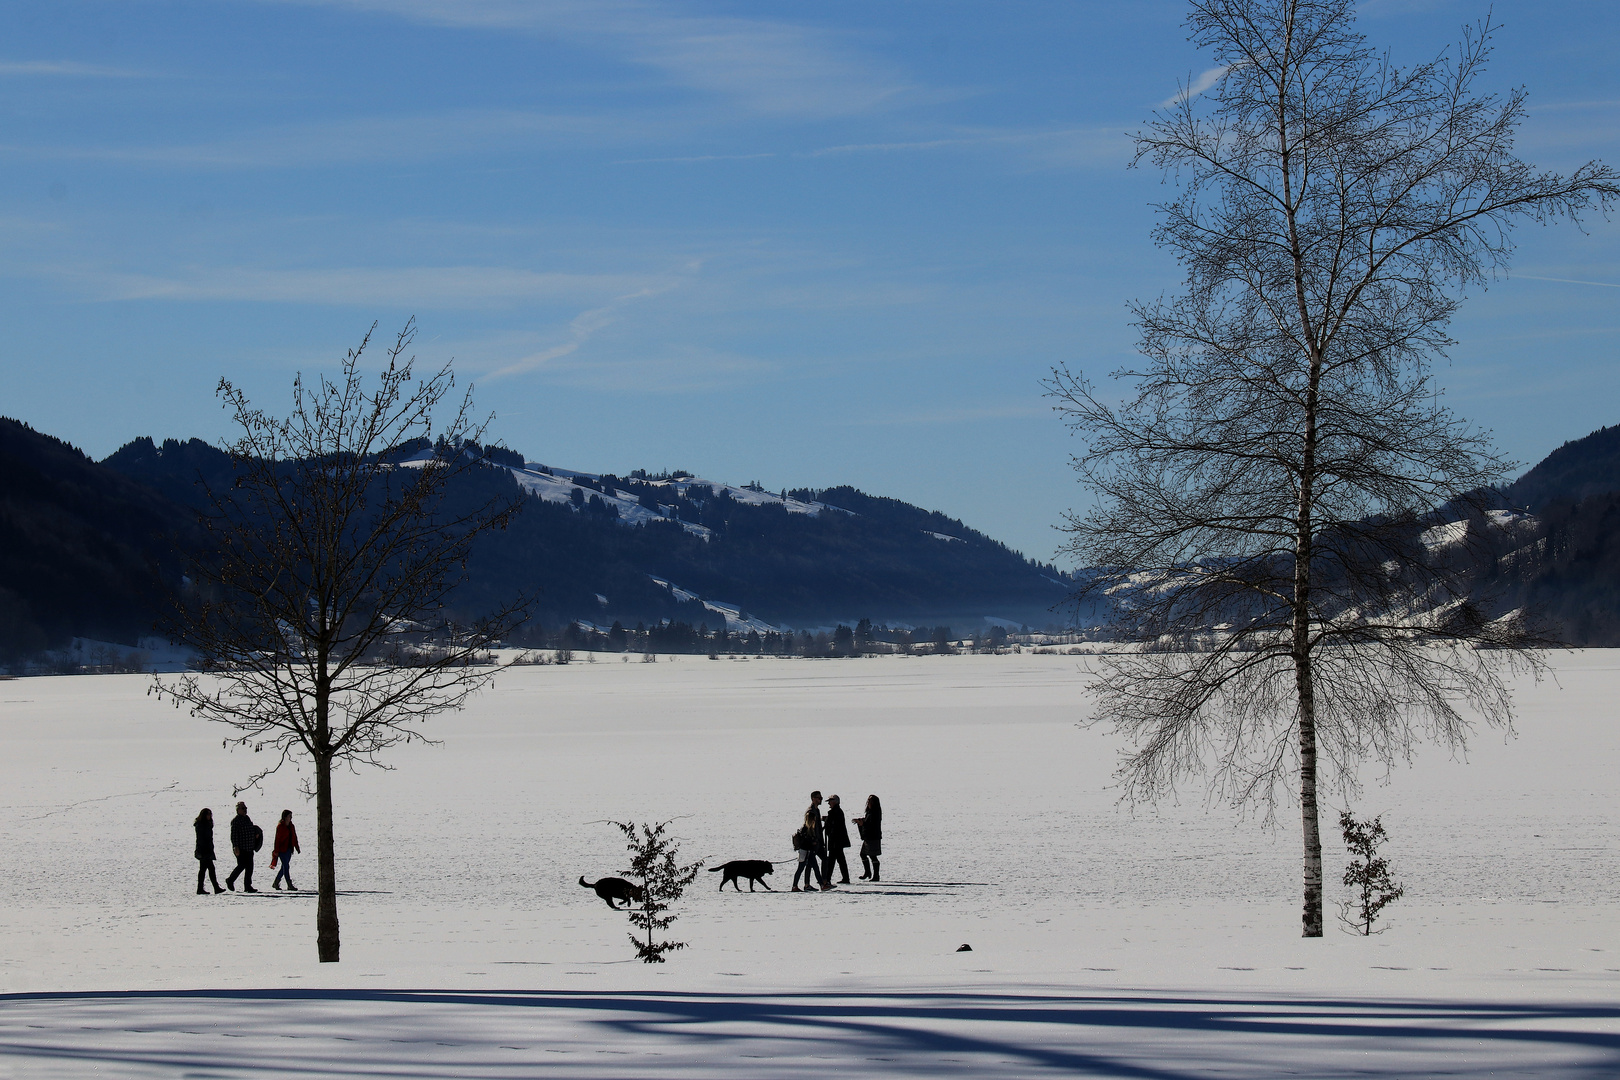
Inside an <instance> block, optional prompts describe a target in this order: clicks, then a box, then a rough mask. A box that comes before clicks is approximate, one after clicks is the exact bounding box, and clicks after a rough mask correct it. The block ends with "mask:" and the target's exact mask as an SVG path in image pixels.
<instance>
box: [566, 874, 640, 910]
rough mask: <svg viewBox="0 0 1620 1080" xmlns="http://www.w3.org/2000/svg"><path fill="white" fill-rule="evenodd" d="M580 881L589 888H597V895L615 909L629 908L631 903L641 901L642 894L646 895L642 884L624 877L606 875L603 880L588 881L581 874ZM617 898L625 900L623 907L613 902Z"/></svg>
mask: <svg viewBox="0 0 1620 1080" xmlns="http://www.w3.org/2000/svg"><path fill="white" fill-rule="evenodd" d="M579 883H580V884H581V885H583V886H585V887H586V888H587V889H595V890H596V895H597V896H600V897H601V898H602V899H603V900H605V901H606V902H607V906H608V907H610V908H612V909H613V910H614V911H624V910H628V909H629V907H630V905H631V904H639V903H641V899H642V896H643V895H645V894H644V893H643V892H642V889H641V886H640V885H637V884H635V883H634V882H631V881H626V880H624V878H622V877H605V878H603V879H602V880H601V881H597V882H590V881H586V880H585V876H584V875H583V874H581V875H580V878H579ZM615 900H623V901H624V907H623V908H621V907H619V905H617V904H615V903H614V902H613V901H615Z"/></svg>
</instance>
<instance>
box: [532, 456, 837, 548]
mask: <svg viewBox="0 0 1620 1080" xmlns="http://www.w3.org/2000/svg"><path fill="white" fill-rule="evenodd" d="M511 473H512V475H513V477H515V478H516V480H517V482H518V486H519V487H521V488H523V490H524V491H526V492H527V493H528V494H530V495H533V496H534V497H536V498H539V499H544V500H545V501H546V502H556V503H576V502H581V501H586V500H589V499H590V498H591V497H592V496H594V497H596V498H598V499H600V500H602V502H603V503H605V504H606V505H608V506H611V507H612V508H613V509H614V510H616V511H618V520H619V523H620V524H623V525H643V524H646V523H647V522H649V521H677V523H678V524H679V525H680V526H681V528H683V529H685V530H686V531H687V532H689V533H691V534H692V535H693V536H701V537H703V538H704V539H705V540H706V539H708V538H709V532H710V530H709V529H708V528H707V527H705V526H703V525H699V524H697V523H696V522H691V521H678V519H677V518H676V517H675V504H676V501H677V499H688V498H691V495H690V494H689V493H690V492H691V491H692V489H693V488H708V489H709V490H710V491H712V492H713V493H714V494H713V497H715V498H718V497H719V496H721V495H726V496H729V497H730V498H731V499H732V501H734V502H738V503H743V504H745V505H748V506H764V505H768V504H770V503H780V504H781V505H782V506H784V507H785V508H786V509H787V512H788V513H790V514H807V515H809V516H811V517H815V516H817V515H819V514H820V513H821V512H822V511H823V510H828V509H833V510H836V509H839V508H838V507H829V506H827V505H826V504H824V503H819V502H801V501H800V500H798V499H794V498H789V497H786V496H784V495H776V494H772V493H771V492H769V491H765V490H764V489H762V488H759V487H754V486H748V487H738V486H737V485H735V484H724V483H720V482H717V481H714V480H704V479H702V478H701V477H696V476H684V475H683V476H676V477H671V478H668V479H663V480H648V479H641V478H639V477H638V478H637V479H636V484H637V485H638V486H643V487H650V488H655V489H658V490H659V491H660V492H661V493H662V492H667V493H668V495H669V502H667V503H665V502H661V501H660V500H659V499H658V497H657V496H656V495H655V496H652V498H651V501H653V502H655V503H657V504H658V509H656V510H653V509H650V508H649V507H647V506H645V505H643V503H642V499H641V498H640V497H639V496H638V495H636V494H634V493H632V492H630V491H628V490H623V489H619V488H616V487H614V486H613V482H612V481H604V480H603V479H602V474H601V473H588V472H579V471H577V470H574V469H562V468H557V467H556V466H550V465H545V464H542V463H540V462H538V461H528V462H525V463H524V466H523V468H521V469H518V468H512V469H511ZM579 480H586V481H589V483H588V484H580V483H578V482H577V481H579ZM598 487H600V488H601V490H600V491H599V490H598ZM576 491H577V492H579V494H578V495H577V496H576V495H575V494H574V493H575V492H576ZM844 512H845V513H848V512H849V511H844Z"/></svg>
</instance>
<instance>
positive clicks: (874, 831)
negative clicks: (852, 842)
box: [855, 795, 883, 881]
mask: <svg viewBox="0 0 1620 1080" xmlns="http://www.w3.org/2000/svg"><path fill="white" fill-rule="evenodd" d="M855 828H856V830H857V831H858V832H859V833H860V834H861V880H862V881H866V880H868V879H871V880H872V881H880V880H882V879H881V878H879V877H878V871H879V867H878V856H879V855H882V854H883V804H882V803H880V802H878V797H877V796H876V795H868V796H867V797H866V811H865V813H863V814H862V815H861V816H860V817H858V818H856V819H855Z"/></svg>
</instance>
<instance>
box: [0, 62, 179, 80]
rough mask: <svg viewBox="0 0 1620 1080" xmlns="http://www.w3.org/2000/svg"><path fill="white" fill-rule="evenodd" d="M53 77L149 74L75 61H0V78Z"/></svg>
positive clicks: (105, 76)
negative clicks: (8, 76) (14, 76)
mask: <svg viewBox="0 0 1620 1080" xmlns="http://www.w3.org/2000/svg"><path fill="white" fill-rule="evenodd" d="M5 75H47V76H50V75H54V76H66V77H70V78H80V79H145V78H150V77H151V76H150V73H149V72H145V71H132V70H130V69H128V68H115V67H103V66H102V65H100V64H81V63H79V62H78V61H77V60H0V76H5Z"/></svg>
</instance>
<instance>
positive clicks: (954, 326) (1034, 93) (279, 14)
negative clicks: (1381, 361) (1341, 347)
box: [0, 0, 1620, 560]
mask: <svg viewBox="0 0 1620 1080" xmlns="http://www.w3.org/2000/svg"><path fill="white" fill-rule="evenodd" d="M1183 11H1184V7H1183V5H1182V4H1179V3H1171V2H1163V3H1161V2H1158V0H1135V2H1131V3H1117V2H1116V3H1094V2H1090V0H1067V2H1060V3H1045V2H1020V0H997V2H994V3H992V2H985V0H981V2H973V3H967V2H952V0H933V2H926V3H924V2H909V0H888V2H885V3H881V4H873V3H869V2H867V3H845V2H823V3H817V4H804V3H793V4H787V3H768V2H756V3H746V4H745V3H732V4H725V3H704V2H690V3H660V2H657V0H622V2H621V0H597V2H588V3H587V2H577V3H576V2H567V0H561V2H543V0H534V2H529V0H330V2H321V0H308V2H262V3H259V2H248V0H242V2H231V0H224V2H175V0H169V2H158V0H152V2H147V0H116V2H107V3H81V2H78V0H50V2H48V3H35V2H33V0H8V2H7V3H6V4H5V5H3V7H0V161H3V168H0V275H3V278H4V280H3V288H0V320H3V333H0V373H3V375H4V378H3V380H0V385H3V389H0V412H3V413H5V414H7V415H11V416H14V417H17V418H19V419H22V420H24V421H26V422H28V423H30V424H32V425H33V426H34V427H36V428H38V429H40V430H42V431H46V432H49V433H51V434H54V435H57V436H59V437H62V438H65V439H68V440H69V441H71V442H73V443H75V444H77V445H79V446H80V447H81V448H83V449H84V450H85V451H86V452H88V453H90V454H91V455H92V456H95V457H102V456H105V455H106V454H108V453H110V452H112V451H113V450H115V449H117V448H118V447H119V446H120V445H122V444H123V443H124V442H127V441H128V440H129V439H131V438H134V437H136V436H139V435H152V436H154V437H157V438H160V439H161V438H164V437H168V436H191V435H198V436H202V437H204V438H209V439H217V438H219V437H221V436H222V435H225V434H226V433H227V429H226V426H225V423H224V417H223V414H222V413H221V411H220V409H219V405H218V402H217V400H216V399H215V397H214V394H213V390H214V386H215V384H216V382H217V381H218V379H219V377H220V376H222V375H224V376H228V377H230V378H231V379H232V380H233V381H235V382H237V383H238V384H240V385H242V386H244V387H245V388H246V389H247V390H248V391H249V393H250V394H251V395H252V396H253V397H254V398H255V400H256V401H258V402H259V403H261V404H263V405H264V406H266V407H268V408H271V409H279V408H282V407H284V406H285V404H286V402H287V400H288V396H289V387H290V382H291V378H292V376H293V374H294V373H295V372H298V371H303V372H305V373H313V372H316V371H321V370H330V369H331V368H332V367H333V363H334V360H335V359H336V358H337V357H339V356H341V355H342V353H343V351H344V349H345V348H347V347H349V346H351V345H353V344H355V343H356V342H357V341H358V340H359V338H360V337H361V335H362V334H363V333H364V332H365V330H366V328H367V327H368V326H369V325H370V324H371V323H372V321H373V320H377V321H379V322H380V323H381V327H382V330H383V331H384V332H386V331H389V330H392V329H394V328H397V327H398V326H399V325H401V324H402V323H403V322H404V321H405V319H407V318H408V317H410V316H413V315H414V316H415V318H416V320H417V322H418V325H419V326H420V331H421V333H420V337H419V339H418V348H417V353H418V355H419V357H420V358H421V362H424V363H438V362H442V361H444V360H446V359H449V358H451V357H454V359H455V364H456V369H457V371H458V373H459V376H460V378H461V379H463V380H470V381H472V382H474V383H475V384H476V400H477V402H478V404H479V406H480V408H481V409H483V410H486V411H493V412H494V413H495V414H496V419H495V421H494V425H493V428H492V431H493V434H494V435H495V436H497V437H498V438H499V439H501V440H502V441H504V442H505V443H506V444H507V445H510V446H512V447H514V448H515V449H519V450H521V451H523V452H524V453H525V454H527V455H528V456H529V457H530V458H531V459H533V460H540V461H545V462H548V463H552V464H557V465H563V466H569V467H574V468H583V469H592V470H600V471H615V472H626V471H628V470H630V469H633V468H643V467H644V468H648V469H655V470H656V469H661V468H675V467H680V468H687V469H691V470H694V471H696V472H699V473H701V474H704V475H706V476H710V477H713V478H715V479H720V480H728V481H732V482H746V481H751V480H759V481H760V482H762V483H763V484H765V485H766V486H767V487H769V488H771V489H773V490H776V489H780V488H782V487H799V486H815V487H822V486H829V485H832V484H839V483H850V484H854V485H856V486H858V487H861V488H863V489H865V490H867V491H870V492H873V493H875V494H883V495H891V496H895V497H898V498H902V499H906V500H908V501H910V502H915V503H919V504H921V505H924V506H926V507H928V508H930V509H938V510H942V511H945V512H946V513H949V514H952V515H955V516H958V517H961V518H962V519H964V520H965V521H967V522H968V524H970V525H972V526H974V527H977V528H979V529H982V530H983V531H985V532H988V533H989V534H991V535H992V536H996V537H997V538H1000V539H1003V540H1006V541H1007V542H1008V543H1010V544H1012V545H1013V546H1015V547H1017V548H1019V549H1020V550H1022V551H1024V552H1025V553H1026V554H1029V555H1032V556H1035V557H1038V558H1041V559H1043V560H1044V559H1046V558H1049V557H1051V556H1052V554H1053V552H1054V550H1055V549H1056V547H1057V546H1058V544H1059V543H1060V542H1061V536H1060V535H1059V534H1058V533H1057V532H1056V531H1055V529H1054V526H1055V525H1056V524H1057V523H1058V521H1059V519H1060V515H1061V513H1062V512H1063V510H1065V509H1066V508H1070V507H1073V506H1076V505H1077V504H1078V503H1079V502H1080V501H1081V499H1082V498H1083V496H1082V493H1081V492H1080V491H1079V490H1078V489H1077V488H1076V487H1075V485H1074V482H1073V479H1072V474H1071V473H1070V471H1069V470H1068V468H1067V455H1068V454H1069V453H1070V451H1071V449H1072V444H1071V440H1070V438H1069V436H1068V435H1067V433H1066V432H1065V431H1064V429H1063V428H1062V427H1061V425H1060V424H1059V423H1058V422H1057V420H1056V419H1055V418H1054V417H1053V415H1052V413H1051V411H1050V408H1049V402H1047V401H1045V400H1043V398H1042V397H1041V391H1040V386H1039V383H1040V380H1041V379H1042V378H1043V377H1044V376H1045V375H1046V374H1047V373H1048V371H1049V370H1050V369H1051V367H1052V366H1053V365H1055V364H1058V363H1068V364H1069V365H1070V366H1072V367H1075V368H1078V369H1083V370H1086V371H1089V372H1094V373H1097V374H1103V373H1106V372H1107V371H1109V370H1111V369H1113V368H1114V367H1116V366H1118V364H1119V363H1120V362H1121V361H1122V360H1124V359H1125V358H1127V357H1128V356H1129V355H1130V353H1131V348H1132V344H1133V341H1134V335H1133V332H1132V330H1131V328H1130V326H1129V324H1128V317H1127V315H1126V313H1125V305H1126V303H1127V302H1128V301H1129V300H1131V299H1132V298H1136V297H1149V296H1153V295H1156V294H1158V293H1160V292H1162V291H1165V290H1173V289H1174V288H1175V287H1176V284H1177V280H1178V275H1177V273H1176V268H1175V266H1174V264H1173V263H1172V261H1171V260H1170V259H1169V258H1168V257H1167V256H1165V255H1164V254H1163V253H1161V252H1159V251H1157V250H1156V249H1155V248H1154V247H1153V246H1152V245H1151V243H1150V242H1149V240H1148V230H1149V228H1150V227H1151V224H1152V221H1153V218H1152V212H1151V209H1150V206H1149V204H1150V203H1151V202H1152V201H1153V200H1155V199H1158V198H1161V197H1163V195H1164V194H1165V193H1166V192H1165V189H1163V188H1162V187H1161V186H1160V178H1159V177H1158V176H1157V175H1156V174H1154V173H1152V172H1151V171H1148V170H1129V169H1127V168H1126V164H1127V162H1128V160H1129V154H1130V147H1129V141H1128V138H1127V136H1126V133H1127V132H1128V131H1130V130H1132V129H1133V128H1135V127H1136V126H1138V125H1139V124H1140V123H1141V122H1142V121H1143V120H1145V119H1146V118H1147V117H1148V116H1149V115H1150V114H1151V112H1152V110H1153V108H1154V107H1155V106H1156V105H1157V104H1159V103H1160V102H1162V101H1164V100H1165V99H1167V98H1169V97H1171V96H1172V95H1173V94H1174V93H1175V92H1176V89H1177V84H1178V80H1182V81H1185V80H1187V79H1188V78H1189V77H1191V78H1196V77H1197V75H1198V74H1199V73H1200V72H1202V71H1203V70H1205V69H1206V68H1208V66H1209V63H1208V61H1207V60H1206V59H1205V58H1203V57H1201V56H1199V55H1198V54H1197V53H1196V51H1194V50H1193V49H1192V48H1191V47H1190V46H1189V45H1188V44H1187V42H1186V40H1185V36H1184V33H1183V31H1182V29H1181V27H1180V20H1181V17H1182V14H1183ZM1484 11H1485V5H1484V4H1483V3H1452V2H1447V0H1433V2H1413V3H1398V2H1395V0H1372V2H1369V3H1367V4H1365V5H1363V8H1362V13H1363V14H1362V22H1361V29H1362V30H1363V31H1364V32H1365V33H1366V34H1367V35H1368V36H1369V38H1370V39H1371V40H1372V41H1373V42H1374V43H1375V44H1378V45H1381V46H1387V47H1389V48H1390V49H1392V51H1393V53H1394V56H1395V58H1396V59H1397V60H1398V61H1410V60H1415V59H1421V58H1425V57H1427V56H1428V55H1429V54H1432V53H1434V52H1437V51H1438V50H1440V49H1441V48H1443V47H1444V46H1445V45H1446V44H1447V43H1448V42H1450V41H1453V40H1454V39H1455V38H1456V36H1457V33H1458V31H1459V28H1460V26H1461V25H1462V24H1463V23H1465V22H1468V21H1472V20H1474V19H1477V18H1478V17H1480V16H1481V15H1483V14H1484ZM1495 18H1496V20H1497V21H1498V22H1500V23H1502V24H1503V25H1504V30H1503V32H1502V34H1501V36H1500V37H1499V39H1498V48H1497V55H1496V59H1495V62H1494V64H1493V67H1492V70H1491V74H1490V77H1489V84H1490V88H1494V89H1505V88H1507V87H1510V86H1513V85H1519V84H1522V85H1524V86H1526V87H1528V89H1529V90H1530V94H1531V98H1530V101H1531V106H1532V112H1531V116H1530V120H1529V122H1528V123H1527V124H1526V126H1525V128H1524V129H1523V131H1522V138H1521V142H1520V147H1521V151H1522V153H1523V154H1524V156H1525V157H1527V158H1528V159H1529V160H1530V161H1532V162H1534V163H1535V164H1537V165H1539V166H1541V167H1544V168H1553V169H1568V168H1570V167H1572V166H1573V165H1575V164H1577V163H1579V162H1580V161H1582V160H1585V159H1587V158H1590V157H1604V158H1606V159H1607V160H1609V161H1610V162H1611V163H1613V162H1616V161H1620V65H1617V64H1616V62H1615V57H1616V55H1617V53H1620V5H1616V4H1614V3H1612V0H1608V2H1585V0H1562V2H1559V3H1552V2H1541V3H1525V2H1511V0H1509V2H1498V3H1496V5H1495ZM1518 239H1519V241H1520V245H1521V246H1520V252H1519V255H1518V257H1517V259H1516V262H1515V266H1514V275H1513V277H1512V278H1511V279H1509V280H1506V281H1501V282H1498V283H1496V284H1494V285H1493V286H1492V287H1491V288H1490V289H1489V291H1488V292H1486V293H1484V294H1482V295H1478V296H1475V297H1473V298H1472V299H1471V300H1470V302H1469V303H1468V304H1467V305H1466V306H1465V307H1464V310H1463V314H1462V316H1461V317H1460V318H1459V319H1458V321H1457V323H1456V324H1455V328H1454V335H1453V336H1455V337H1456V338H1457V339H1458V341H1459V345H1458V347H1457V349H1456V350H1455V351H1454V353H1453V362H1452V364H1451V366H1450V367H1449V368H1446V369H1444V370H1443V371H1442V372H1441V373H1440V376H1441V381H1442V383H1443V384H1444V385H1445V386H1446V388H1447V392H1448V395H1449V400H1450V401H1451V403H1452V405H1453V406H1454V407H1455V408H1456V409H1458V411H1460V412H1462V413H1463V414H1464V415H1467V416H1469V417H1471V418H1473V419H1475V420H1476V421H1478V422H1480V423H1482V424H1484V425H1485V426H1488V427H1490V428H1492V429H1494V431H1495V433H1496V436H1497V439H1498V442H1499V443H1500V444H1501V446H1502V447H1503V448H1504V449H1505V450H1506V451H1507V452H1508V453H1509V454H1510V455H1511V456H1513V457H1515V458H1517V459H1519V460H1521V461H1524V462H1526V463H1530V462H1534V461H1535V460H1537V459H1539V458H1540V457H1541V456H1542V455H1544V454H1545V453H1546V452H1547V451H1549V450H1551V449H1552V448H1553V447H1555V446H1557V445H1558V444H1559V443H1560V442H1563V441H1564V440H1566V439H1570V438H1575V437H1578V436H1580V435H1584V434H1586V433H1587V432H1588V431H1590V430H1592V429H1594V428H1596V427H1599V426H1601V425H1604V424H1611V423H1616V422H1620V364H1617V363H1616V361H1617V359H1620V357H1617V351H1620V350H1617V346H1616V341H1617V331H1620V251H1617V249H1616V240H1617V239H1620V226H1616V225H1614V224H1610V223H1605V222H1603V221H1602V220H1601V219H1600V220H1597V221H1594V222H1591V223H1590V224H1589V226H1588V231H1587V233H1586V234H1584V235H1583V234H1582V233H1581V232H1579V231H1578V230H1575V229H1573V228H1570V227H1568V226H1558V227H1555V228H1550V229H1541V228H1535V227H1532V228H1530V229H1527V230H1521V232H1520V233H1519V235H1518ZM1554 279H1560V280H1554Z"/></svg>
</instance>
